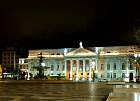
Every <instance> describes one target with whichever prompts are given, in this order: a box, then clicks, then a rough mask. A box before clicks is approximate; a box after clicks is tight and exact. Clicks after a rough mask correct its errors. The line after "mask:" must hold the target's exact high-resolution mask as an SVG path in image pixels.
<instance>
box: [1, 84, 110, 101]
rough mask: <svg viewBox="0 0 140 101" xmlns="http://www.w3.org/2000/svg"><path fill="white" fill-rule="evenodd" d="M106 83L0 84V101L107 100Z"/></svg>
mask: <svg viewBox="0 0 140 101" xmlns="http://www.w3.org/2000/svg"><path fill="white" fill-rule="evenodd" d="M110 92H112V86H111V85H106V84H105V83H73V84H72V83H70V84H65V83H64V84H35V83H34V84H32V83H30V84H22V83H21V84H14V83H8V84H0V101H106V99H107V97H108V95H109V93H110Z"/></svg>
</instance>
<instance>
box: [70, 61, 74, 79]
mask: <svg viewBox="0 0 140 101" xmlns="http://www.w3.org/2000/svg"><path fill="white" fill-rule="evenodd" d="M72 61H73V60H70V80H72Z"/></svg>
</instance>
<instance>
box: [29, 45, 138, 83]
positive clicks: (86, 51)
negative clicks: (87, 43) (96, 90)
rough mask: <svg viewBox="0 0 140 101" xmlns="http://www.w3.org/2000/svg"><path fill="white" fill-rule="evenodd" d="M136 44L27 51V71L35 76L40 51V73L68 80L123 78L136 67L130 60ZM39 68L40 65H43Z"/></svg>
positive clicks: (133, 73) (133, 72)
mask: <svg viewBox="0 0 140 101" xmlns="http://www.w3.org/2000/svg"><path fill="white" fill-rule="evenodd" d="M137 50H138V49H137V46H115V47H88V48H83V47H82V46H81V44H80V48H77V49H73V48H68V49H67V52H66V48H65V49H45V50H41V49H40V50H30V51H29V55H28V58H27V59H28V71H29V72H30V73H31V74H33V76H35V75H37V73H38V71H37V70H36V69H35V68H34V67H37V66H39V55H38V54H39V53H40V52H42V57H43V65H44V66H43V67H44V75H46V76H48V75H49V76H58V75H61V76H66V78H67V79H69V80H98V81H99V80H104V79H106V80H108V81H109V80H123V79H125V78H129V77H130V74H131V76H132V77H133V78H135V76H136V66H135V64H134V63H130V61H129V58H130V56H131V55H132V56H134V54H135V53H136V51H137ZM43 67H42V68H43Z"/></svg>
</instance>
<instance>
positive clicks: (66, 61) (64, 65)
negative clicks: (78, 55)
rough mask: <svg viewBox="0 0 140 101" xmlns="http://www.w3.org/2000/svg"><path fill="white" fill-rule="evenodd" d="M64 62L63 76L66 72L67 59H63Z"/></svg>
mask: <svg viewBox="0 0 140 101" xmlns="http://www.w3.org/2000/svg"><path fill="white" fill-rule="evenodd" d="M64 62H65V63H64V71H63V72H64V73H65V76H66V73H67V69H66V67H67V60H65V61H64Z"/></svg>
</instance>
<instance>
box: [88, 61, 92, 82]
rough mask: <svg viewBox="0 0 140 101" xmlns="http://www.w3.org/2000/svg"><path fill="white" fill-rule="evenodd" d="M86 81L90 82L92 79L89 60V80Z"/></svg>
mask: <svg viewBox="0 0 140 101" xmlns="http://www.w3.org/2000/svg"><path fill="white" fill-rule="evenodd" d="M88 80H89V81H91V80H92V78H91V60H89V79H88Z"/></svg>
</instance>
